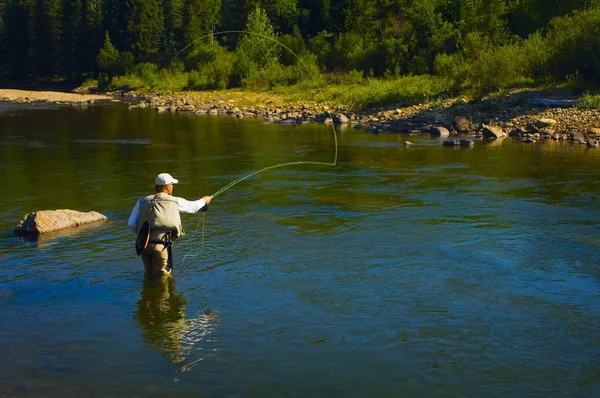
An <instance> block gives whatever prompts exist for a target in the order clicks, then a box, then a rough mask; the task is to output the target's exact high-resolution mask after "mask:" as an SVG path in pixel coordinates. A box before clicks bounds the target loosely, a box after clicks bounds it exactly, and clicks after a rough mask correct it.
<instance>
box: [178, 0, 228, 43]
mask: <svg viewBox="0 0 600 398" xmlns="http://www.w3.org/2000/svg"><path fill="white" fill-rule="evenodd" d="M220 12H221V0H185V6H184V12H183V26H184V35H183V37H184V43H185V45H186V46H187V45H190V44H192V43H197V42H198V40H199V39H200V38H203V37H204V38H206V40H202V41H201V42H204V41H212V39H213V37H212V34H213V33H214V32H215V29H216V26H217V24H218V23H219V17H220Z"/></svg>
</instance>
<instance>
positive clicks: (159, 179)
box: [154, 173, 179, 195]
mask: <svg viewBox="0 0 600 398" xmlns="http://www.w3.org/2000/svg"><path fill="white" fill-rule="evenodd" d="M178 182H179V180H177V179H175V178H173V176H172V175H171V174H169V173H160V174H159V175H157V176H156V179H155V180H154V190H155V191H156V192H157V193H160V192H166V193H168V194H169V195H171V194H172V193H173V184H177V183H178Z"/></svg>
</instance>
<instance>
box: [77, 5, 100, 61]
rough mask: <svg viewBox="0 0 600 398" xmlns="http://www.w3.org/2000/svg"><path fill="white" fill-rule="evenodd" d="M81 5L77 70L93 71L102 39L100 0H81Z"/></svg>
mask: <svg viewBox="0 0 600 398" xmlns="http://www.w3.org/2000/svg"><path fill="white" fill-rule="evenodd" d="M81 7H82V19H81V23H82V31H81V33H80V36H81V38H82V39H81V40H82V49H81V56H80V64H79V68H78V70H79V71H81V72H82V73H93V72H95V71H96V55H97V54H98V51H99V50H100V47H101V46H102V43H103V39H104V29H103V26H102V18H103V9H102V0H82V6H81Z"/></svg>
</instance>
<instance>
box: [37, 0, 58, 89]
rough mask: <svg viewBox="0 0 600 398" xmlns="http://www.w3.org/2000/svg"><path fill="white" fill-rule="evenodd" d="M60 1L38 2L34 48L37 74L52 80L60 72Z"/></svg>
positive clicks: (41, 0) (43, 0) (42, 0)
mask: <svg viewBox="0 0 600 398" xmlns="http://www.w3.org/2000/svg"><path fill="white" fill-rule="evenodd" d="M60 15H61V10H60V0H36V4H35V20H34V21H35V23H34V32H33V33H34V34H33V43H32V44H33V46H32V56H33V59H32V62H33V64H34V69H35V73H36V75H37V76H39V77H42V78H51V77H54V76H56V75H57V73H58V72H59V63H60V62H59V60H60V53H59V41H60V31H61V26H60Z"/></svg>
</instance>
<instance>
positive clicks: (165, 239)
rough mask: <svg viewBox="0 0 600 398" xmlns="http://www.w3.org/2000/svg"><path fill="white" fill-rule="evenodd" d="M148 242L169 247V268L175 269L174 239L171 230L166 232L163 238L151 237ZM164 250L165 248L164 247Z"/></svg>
mask: <svg viewBox="0 0 600 398" xmlns="http://www.w3.org/2000/svg"><path fill="white" fill-rule="evenodd" d="M148 243H154V244H158V245H163V246H164V247H165V249H167V268H169V269H170V270H172V269H173V240H172V239H171V231H169V232H165V234H164V236H163V238H162V239H160V240H158V239H156V240H155V239H149V240H148ZM163 250H164V249H163Z"/></svg>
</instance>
